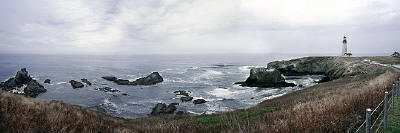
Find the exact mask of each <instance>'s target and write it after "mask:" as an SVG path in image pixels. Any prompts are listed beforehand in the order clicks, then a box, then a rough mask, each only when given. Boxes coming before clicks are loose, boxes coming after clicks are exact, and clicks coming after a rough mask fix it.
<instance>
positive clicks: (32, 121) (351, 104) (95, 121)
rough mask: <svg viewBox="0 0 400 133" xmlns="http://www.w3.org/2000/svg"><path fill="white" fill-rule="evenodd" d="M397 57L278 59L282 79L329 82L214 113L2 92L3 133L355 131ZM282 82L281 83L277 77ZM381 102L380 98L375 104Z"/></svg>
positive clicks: (391, 77)
mask: <svg viewBox="0 0 400 133" xmlns="http://www.w3.org/2000/svg"><path fill="white" fill-rule="evenodd" d="M393 64H400V58H398V57H389V56H384V57H304V58H298V59H292V60H287V61H274V62H271V63H269V64H268V66H267V68H268V69H276V70H277V71H279V72H280V73H281V74H283V75H286V76H288V75H307V74H324V75H326V76H327V77H329V80H328V81H327V82H323V83H320V84H317V85H315V86H312V87H309V88H305V89H303V90H300V91H295V92H292V93H288V94H285V95H283V96H280V97H276V98H273V99H268V100H265V101H263V102H262V103H260V104H258V105H256V106H254V107H251V108H248V109H239V110H235V111H231V112H225V113H220V114H213V115H198V116H190V115H179V116H178V115H162V116H153V117H148V118H138V119H121V118H116V117H112V116H109V115H107V114H104V113H101V112H97V111H94V110H91V109H88V108H85V107H81V106H77V105H71V104H68V103H64V102H59V101H52V102H48V101H43V100H40V99H34V98H29V97H24V96H21V95H15V94H11V93H8V92H5V91H1V92H0V118H5V119H0V132H189V131H190V132H352V131H354V128H355V127H358V126H359V125H360V124H361V123H362V121H363V116H365V112H364V110H365V108H368V107H372V106H376V105H377V104H379V103H377V102H376V101H380V100H381V99H382V98H383V95H382V94H383V93H384V91H388V90H390V88H391V87H392V84H393V83H394V82H397V80H398V79H399V77H400V73H399V72H398V69H396V68H393V67H392V65H393ZM277 81H282V79H281V78H278V79H277ZM376 99H379V100H376Z"/></svg>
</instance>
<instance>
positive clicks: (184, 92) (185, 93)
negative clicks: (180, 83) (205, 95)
mask: <svg viewBox="0 0 400 133" xmlns="http://www.w3.org/2000/svg"><path fill="white" fill-rule="evenodd" d="M174 93H175V94H176V95H183V96H189V93H190V91H183V90H178V91H175V92H174Z"/></svg>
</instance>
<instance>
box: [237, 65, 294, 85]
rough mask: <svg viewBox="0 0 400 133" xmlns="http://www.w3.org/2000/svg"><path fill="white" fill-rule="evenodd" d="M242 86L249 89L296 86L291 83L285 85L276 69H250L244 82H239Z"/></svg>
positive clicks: (283, 79)
mask: <svg viewBox="0 0 400 133" xmlns="http://www.w3.org/2000/svg"><path fill="white" fill-rule="evenodd" d="M239 84H241V85H242V86H250V87H289V86H296V85H295V84H293V83H286V82H285V78H284V77H283V76H282V74H281V73H280V72H279V71H278V70H276V69H268V68H252V69H251V70H250V76H249V77H248V78H247V79H246V81H245V82H239Z"/></svg>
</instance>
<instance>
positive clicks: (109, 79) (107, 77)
mask: <svg viewBox="0 0 400 133" xmlns="http://www.w3.org/2000/svg"><path fill="white" fill-rule="evenodd" d="M101 78H103V79H105V80H108V81H115V80H117V78H116V77H114V76H104V77H101Z"/></svg>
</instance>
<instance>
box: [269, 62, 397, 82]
mask: <svg viewBox="0 0 400 133" xmlns="http://www.w3.org/2000/svg"><path fill="white" fill-rule="evenodd" d="M375 59H376V60H377V61H379V62H390V61H393V60H396V59H395V58H393V57H381V58H369V57H304V58H299V59H292V60H283V61H274V62H270V63H268V65H267V66H268V67H267V68H268V69H276V70H278V71H279V72H281V73H282V74H283V75H285V76H302V75H325V76H326V77H325V78H324V79H322V81H330V80H335V79H338V78H341V77H345V76H355V75H359V74H368V73H369V72H370V71H383V69H382V67H381V65H382V64H379V63H376V61H374V60H375Z"/></svg>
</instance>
